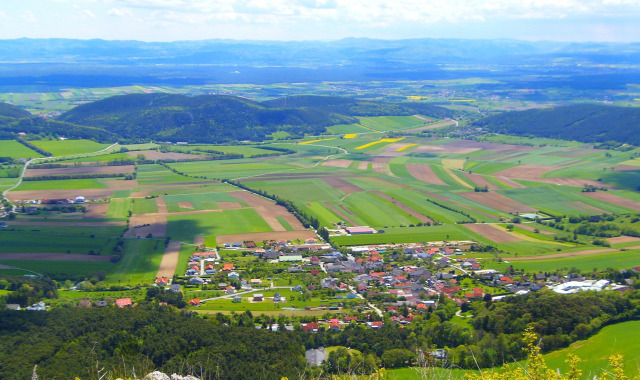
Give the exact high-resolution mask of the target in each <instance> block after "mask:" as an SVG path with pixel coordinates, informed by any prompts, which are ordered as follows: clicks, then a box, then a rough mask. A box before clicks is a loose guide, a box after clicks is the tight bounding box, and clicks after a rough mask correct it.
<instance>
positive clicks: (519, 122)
mask: <svg viewBox="0 0 640 380" xmlns="http://www.w3.org/2000/svg"><path fill="white" fill-rule="evenodd" d="M475 124H476V126H479V127H484V128H486V129H488V130H490V131H493V132H499V133H505V134H516V135H531V136H538V137H550V138H557V139H563V140H577V141H583V142H606V141H616V142H619V143H626V144H633V145H640V108H631V107H614V106H605V105H595V104H579V105H573V106H566V107H557V108H549V109H535V110H528V111H519V112H505V113H503V114H499V115H494V116H490V117H487V118H485V119H482V120H479V121H477V122H476V123H475Z"/></svg>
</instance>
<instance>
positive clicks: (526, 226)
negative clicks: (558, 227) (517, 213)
mask: <svg viewBox="0 0 640 380" xmlns="http://www.w3.org/2000/svg"><path fill="white" fill-rule="evenodd" d="M517 227H518V228H522V229H523V230H527V231H531V232H535V231H536V228H535V227H533V226H529V225H527V224H518V225H517ZM538 233H539V234H542V235H555V233H553V232H551V231H546V230H541V229H538Z"/></svg>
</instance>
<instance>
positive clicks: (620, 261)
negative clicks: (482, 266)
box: [490, 247, 640, 273]
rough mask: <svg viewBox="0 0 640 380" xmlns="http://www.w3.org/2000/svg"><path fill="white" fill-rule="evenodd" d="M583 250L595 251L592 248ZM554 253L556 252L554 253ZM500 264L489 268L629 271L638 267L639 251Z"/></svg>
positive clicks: (493, 264) (545, 270)
mask: <svg viewBox="0 0 640 380" xmlns="http://www.w3.org/2000/svg"><path fill="white" fill-rule="evenodd" d="M583 249H585V250H586V249H597V248H594V247H590V248H583ZM554 253H556V252H554ZM503 260H505V261H507V262H508V263H506V262H505V261H503V262H502V263H492V264H490V267H491V268H494V269H498V270H504V269H505V268H506V267H508V266H509V265H513V267H514V268H516V269H522V270H524V271H525V272H534V273H538V272H540V271H542V272H553V271H555V270H568V269H571V268H578V269H579V270H581V271H585V272H590V271H592V270H593V269H594V268H600V269H605V268H614V269H629V268H633V267H636V266H638V263H640V250H637V249H636V250H629V251H622V252H604V253H596V254H593V255H585V256H577V257H576V256H573V257H562V258H553V259H540V260H528V261H524V260H523V261H509V259H508V257H503Z"/></svg>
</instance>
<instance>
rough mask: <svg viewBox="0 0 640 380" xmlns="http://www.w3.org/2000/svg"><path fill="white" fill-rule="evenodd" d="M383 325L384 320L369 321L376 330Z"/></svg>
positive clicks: (369, 324)
mask: <svg viewBox="0 0 640 380" xmlns="http://www.w3.org/2000/svg"><path fill="white" fill-rule="evenodd" d="M383 325H384V323H383V322H382V321H375V322H367V326H369V327H371V328H372V329H374V330H378V329H380V328H382V326H383Z"/></svg>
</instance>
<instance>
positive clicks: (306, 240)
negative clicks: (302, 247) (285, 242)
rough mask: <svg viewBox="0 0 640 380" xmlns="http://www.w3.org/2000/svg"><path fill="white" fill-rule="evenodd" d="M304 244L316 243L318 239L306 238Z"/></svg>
mask: <svg viewBox="0 0 640 380" xmlns="http://www.w3.org/2000/svg"><path fill="white" fill-rule="evenodd" d="M304 243H305V244H317V243H318V239H314V238H308V239H305V240H304Z"/></svg>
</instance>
